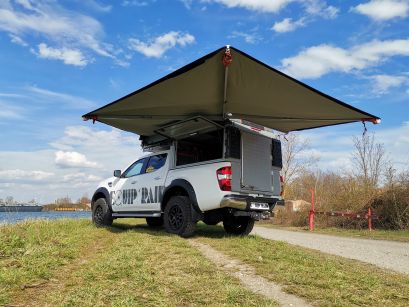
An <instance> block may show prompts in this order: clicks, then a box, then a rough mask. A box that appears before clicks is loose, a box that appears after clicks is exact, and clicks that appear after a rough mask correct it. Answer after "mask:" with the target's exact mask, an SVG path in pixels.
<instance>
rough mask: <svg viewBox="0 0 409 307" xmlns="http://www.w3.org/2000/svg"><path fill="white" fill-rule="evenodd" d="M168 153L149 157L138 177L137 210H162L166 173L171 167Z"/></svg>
mask: <svg viewBox="0 0 409 307" xmlns="http://www.w3.org/2000/svg"><path fill="white" fill-rule="evenodd" d="M168 165H169V162H168V159H167V154H166V153H163V154H158V155H154V156H151V157H149V161H148V162H147V164H146V168H145V171H144V173H143V174H141V175H140V176H139V178H138V194H139V196H138V198H137V199H138V204H137V209H135V210H137V211H160V210H161V208H160V203H161V200H162V193H163V190H164V185H165V179H166V174H167V171H168V169H169V167H168Z"/></svg>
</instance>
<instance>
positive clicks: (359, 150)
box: [352, 134, 387, 190]
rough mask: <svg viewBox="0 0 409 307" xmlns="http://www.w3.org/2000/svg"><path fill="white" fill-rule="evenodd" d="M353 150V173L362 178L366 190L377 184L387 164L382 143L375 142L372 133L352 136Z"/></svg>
mask: <svg viewBox="0 0 409 307" xmlns="http://www.w3.org/2000/svg"><path fill="white" fill-rule="evenodd" d="M353 142H354V148H355V151H354V153H353V154H352V163H353V165H354V171H353V173H354V175H355V176H356V177H357V178H358V179H360V180H362V184H363V185H364V187H365V188H366V189H367V190H368V189H370V188H375V187H377V186H378V184H379V180H380V177H381V174H382V172H383V171H384V169H385V167H386V165H387V157H386V152H385V148H384V146H383V144H380V143H376V142H375V135H374V134H370V135H369V134H363V135H362V137H356V136H355V137H353Z"/></svg>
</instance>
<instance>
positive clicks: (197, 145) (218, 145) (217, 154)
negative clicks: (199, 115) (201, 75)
mask: <svg viewBox="0 0 409 307" xmlns="http://www.w3.org/2000/svg"><path fill="white" fill-rule="evenodd" d="M222 157H223V130H222V129H221V130H216V131H212V132H208V133H203V134H196V135H192V136H190V137H188V138H185V139H182V140H179V141H178V143H177V151H176V165H185V164H191V163H197V162H204V161H209V160H215V159H221V158H222Z"/></svg>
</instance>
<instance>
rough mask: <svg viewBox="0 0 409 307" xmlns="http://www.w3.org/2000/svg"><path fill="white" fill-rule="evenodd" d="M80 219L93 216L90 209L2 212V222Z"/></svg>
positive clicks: (0, 217) (0, 218)
mask: <svg viewBox="0 0 409 307" xmlns="http://www.w3.org/2000/svg"><path fill="white" fill-rule="evenodd" d="M63 218H70V219H78V218H89V219H90V218H91V212H90V211H73V212H64V211H60V212H58V211H44V212H0V224H5V223H6V224H7V223H11V224H14V223H18V222H21V221H24V220H38V219H50V220H54V219H63Z"/></svg>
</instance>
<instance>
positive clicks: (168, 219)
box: [163, 196, 196, 237]
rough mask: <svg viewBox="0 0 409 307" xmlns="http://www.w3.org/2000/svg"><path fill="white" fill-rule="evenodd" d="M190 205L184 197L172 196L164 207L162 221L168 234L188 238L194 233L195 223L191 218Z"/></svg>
mask: <svg viewBox="0 0 409 307" xmlns="http://www.w3.org/2000/svg"><path fill="white" fill-rule="evenodd" d="M192 210H193V208H192V203H191V201H190V199H189V198H188V197H186V196H173V197H171V198H170V200H169V201H168V203H167V204H166V207H165V212H164V215H163V220H164V224H165V229H166V231H167V232H169V233H174V234H177V235H179V236H181V237H190V236H192V235H193V233H194V232H195V227H196V222H195V221H194V220H193V217H192Z"/></svg>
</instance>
